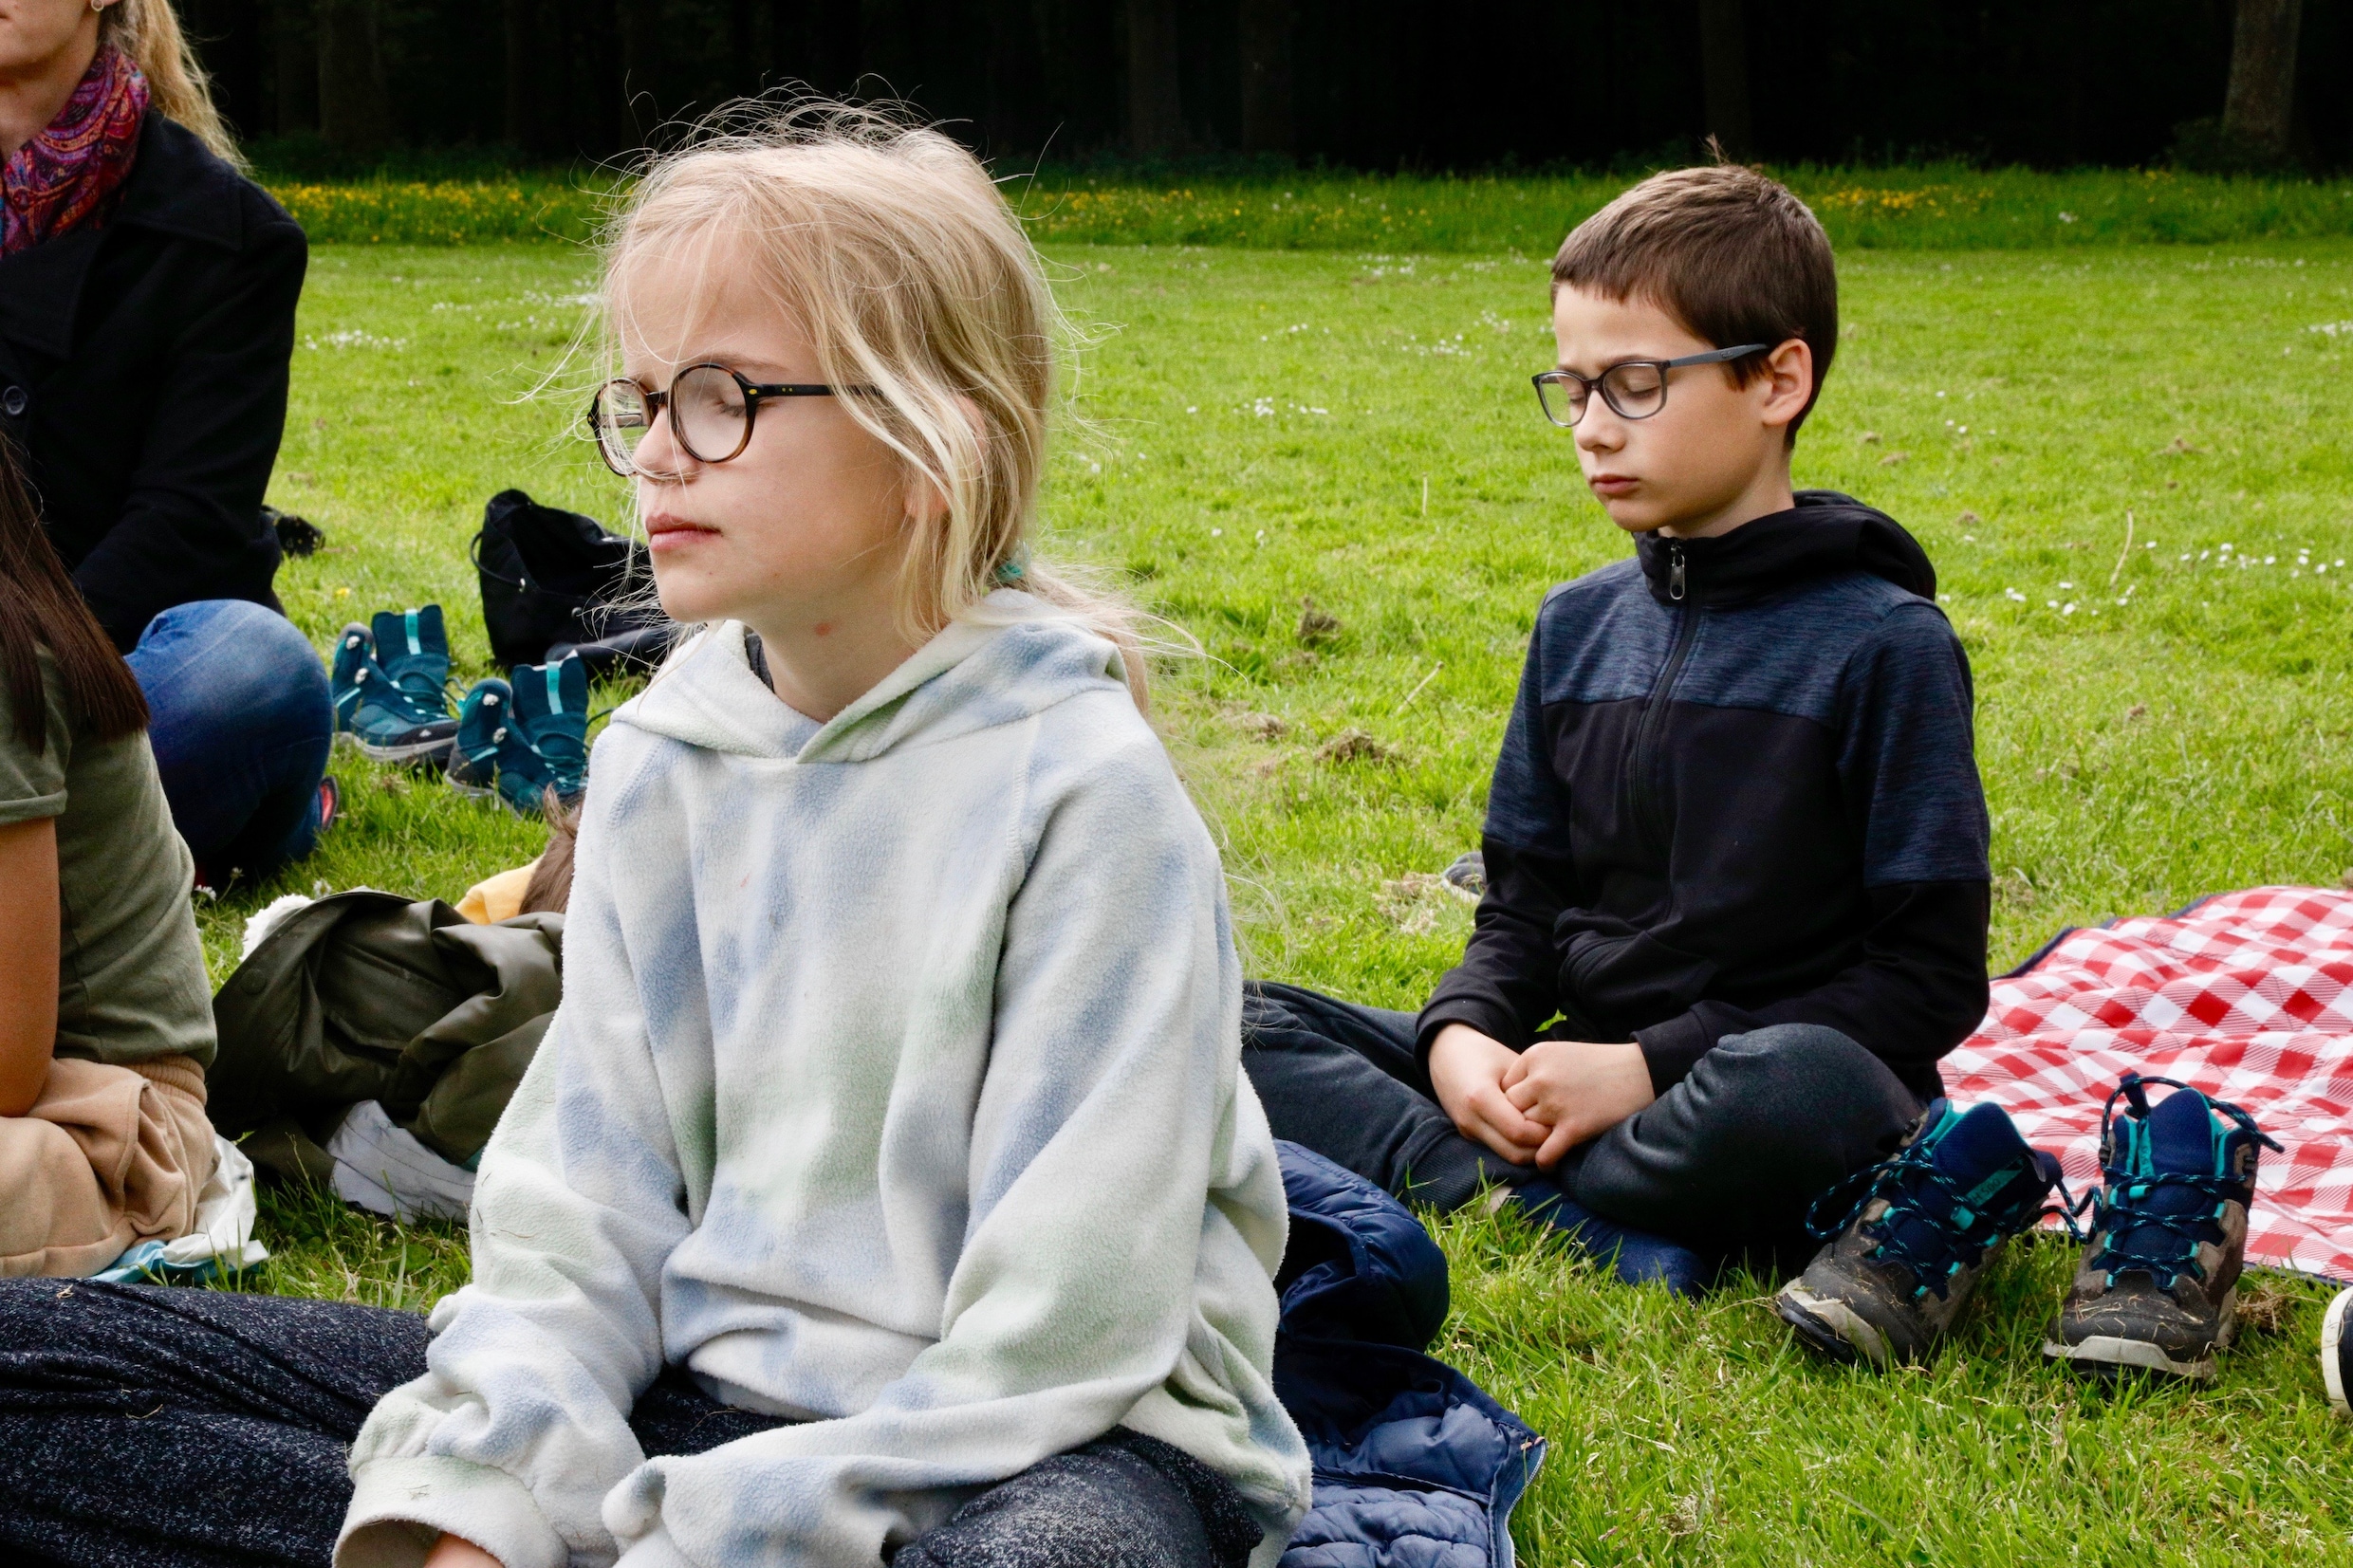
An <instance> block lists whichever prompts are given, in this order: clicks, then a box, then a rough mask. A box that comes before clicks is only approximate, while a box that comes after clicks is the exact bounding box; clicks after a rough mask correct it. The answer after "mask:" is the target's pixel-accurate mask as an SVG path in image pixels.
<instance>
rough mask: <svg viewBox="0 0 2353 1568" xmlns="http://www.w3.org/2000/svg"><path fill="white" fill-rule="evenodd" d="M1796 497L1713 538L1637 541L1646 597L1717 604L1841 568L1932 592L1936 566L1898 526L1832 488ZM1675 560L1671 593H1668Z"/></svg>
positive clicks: (1650, 536) (1928, 595) (1929, 595)
mask: <svg viewBox="0 0 2353 1568" xmlns="http://www.w3.org/2000/svg"><path fill="white" fill-rule="evenodd" d="M1796 499H1797V505H1796V506H1794V507H1790V508H1789V509H1788V511H1783V512H1773V513H1771V514H1769V515H1768V516H1765V517H1760V518H1756V519H1754V520H1753V521H1751V522H1748V523H1743V524H1742V525H1741V526H1739V527H1737V528H1734V529H1733V530H1732V532H1730V533H1728V534H1722V535H1719V536H1718V537H1716V538H1714V539H1661V538H1659V537H1658V535H1657V534H1655V533H1646V534H1643V535H1641V536H1640V537H1639V538H1637V539H1636V540H1635V542H1634V548H1635V553H1636V555H1637V556H1638V558H1639V559H1640V562H1641V563H1642V575H1643V577H1644V578H1645V579H1647V580H1648V581H1649V582H1650V592H1651V597H1652V598H1653V599H1656V600H1658V602H1660V603H1661V604H1670V603H1683V604H1723V603H1730V602H1732V601H1736V600H1745V599H1754V598H1757V597H1759V596H1760V595H1764V594H1769V593H1771V592H1773V591H1775V590H1777V589H1781V588H1786V587H1788V586H1789V585H1790V584H1792V583H1795V582H1802V581H1806V580H1807V579H1810V578H1820V577H1833V576H1837V575H1839V574H1841V573H1844V572H1867V573H1869V574H1870V575H1871V576H1873V577H1877V578H1881V579H1884V580H1885V581H1889V582H1892V583H1894V584H1895V585H1896V586H1897V587H1899V588H1901V589H1903V590H1904V591H1905V592H1906V593H1912V594H1918V595H1919V597H1920V598H1922V599H1926V600H1934V599H1935V598H1936V567H1935V566H1934V565H1932V564H1930V563H1929V560H1928V552H1927V551H1926V550H1923V549H1921V548H1920V544H1919V541H1918V540H1917V539H1914V538H1913V537H1912V536H1911V535H1910V534H1909V533H1907V532H1905V531H1904V527H1903V525H1902V524H1900V523H1899V522H1897V521H1896V520H1895V519H1894V518H1892V517H1890V516H1888V515H1887V514H1886V513H1885V512H1883V511H1881V510H1879V509H1878V508H1877V507H1866V506H1864V505H1863V504H1862V502H1860V501H1857V500H1856V499H1855V498H1854V497H1852V496H1849V495H1841V494H1840V493H1839V492H1838V491H1836V490H1800V491H1798V492H1797V497H1796ZM1678 557H1679V558H1680V559H1681V561H1682V563H1683V588H1684V591H1683V593H1682V595H1681V596H1680V597H1679V598H1678V596H1677V594H1676V593H1675V592H1674V574H1675V563H1676V561H1677V558H1678Z"/></svg>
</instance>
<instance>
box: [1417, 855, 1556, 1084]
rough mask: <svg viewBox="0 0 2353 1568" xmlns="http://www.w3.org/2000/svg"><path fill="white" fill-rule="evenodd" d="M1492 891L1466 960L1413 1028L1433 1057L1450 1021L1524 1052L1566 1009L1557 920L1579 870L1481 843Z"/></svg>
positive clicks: (1481, 901) (1442, 984)
mask: <svg viewBox="0 0 2353 1568" xmlns="http://www.w3.org/2000/svg"><path fill="white" fill-rule="evenodd" d="M1481 854H1482V855H1483V856H1484V858H1486V861H1487V893H1486V895H1484V896H1483V897H1481V898H1480V899H1479V913H1478V921H1477V924H1476V926H1475V927H1474V928H1473V931H1472V932H1471V940H1470V943H1469V944H1468V945H1467V946H1466V947H1465V948H1464V949H1463V954H1462V962H1461V963H1459V964H1457V965H1455V966H1454V968H1451V969H1449V970H1447V971H1446V976H1445V978H1444V979H1442V980H1440V981H1439V982H1438V984H1437V988H1436V990H1435V991H1433V992H1431V993H1430V1001H1429V1004H1428V1005H1426V1006H1424V1007H1423V1008H1422V1009H1421V1018H1420V1021H1419V1022H1418V1023H1417V1024H1415V1026H1414V1034H1415V1043H1416V1046H1417V1049H1418V1050H1419V1051H1420V1053H1421V1056H1422V1059H1423V1060H1424V1061H1427V1060H1428V1059H1429V1055H1430V1042H1431V1041H1432V1040H1433V1039H1435V1038H1436V1035H1437V1032H1438V1031H1439V1030H1440V1029H1443V1028H1444V1027H1446V1025H1448V1024H1470V1025H1471V1027H1473V1028H1474V1029H1476V1030H1478V1031H1479V1033H1481V1034H1483V1035H1486V1036H1488V1037H1489V1038H1490V1039H1492V1040H1500V1041H1502V1042H1504V1043H1505V1044H1506V1045H1509V1046H1510V1047H1511V1048H1512V1049H1513V1050H1525V1049H1526V1048H1527V1047H1528V1045H1529V1042H1531V1041H1533V1040H1534V1039H1535V1038H1536V1031H1537V1030H1538V1029H1540V1028H1542V1027H1544V1025H1545V1024H1546V1023H1547V1021H1548V1020H1549V1019H1550V1018H1551V1017H1552V1015H1553V1014H1554V1013H1556V1012H1558V1011H1560V1002H1559V996H1558V989H1557V983H1558V976H1559V974H1560V968H1561V960H1560V955H1559V954H1558V953H1557V952H1555V951H1554V950H1553V945H1552V924H1553V922H1554V921H1555V920H1556V919H1558V918H1559V916H1560V913H1561V911H1562V910H1563V909H1565V908H1566V907H1567V905H1568V903H1569V894H1570V891H1571V890H1572V889H1573V888H1574V886H1575V885H1576V878H1575V874H1574V872H1573V871H1572V869H1571V868H1570V866H1569V864H1568V862H1567V861H1566V860H1561V859H1556V858H1553V857H1551V856H1547V855H1538V854H1534V853H1532V852H1530V851H1528V850H1521V849H1514V848H1512V847H1511V846H1510V844H1508V843H1506V842H1504V841H1503V840H1502V839H1495V838H1489V839H1484V840H1482V849H1481Z"/></svg>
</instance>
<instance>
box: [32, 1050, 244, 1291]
mask: <svg viewBox="0 0 2353 1568" xmlns="http://www.w3.org/2000/svg"><path fill="white" fill-rule="evenodd" d="M212 1174H213V1124H212V1123H211V1122H209V1121H207V1120H206V1119H205V1116H204V1070H203V1069H202V1068H201V1067H199V1066H197V1065H196V1063H195V1061H191V1060H190V1059H189V1058H187V1057H184V1056H175V1057H159V1058H157V1059H156V1060H154V1061H144V1062H139V1063H137V1064H135V1065H132V1066H125V1067H117V1066H110V1065H107V1064H105V1063H103V1062H97V1061H80V1060H78V1059H75V1058H72V1057H59V1058H58V1059H56V1060H55V1061H51V1062H50V1063H49V1077H48V1081H47V1082H46V1083H45V1084H44V1085H43V1086H42V1089H41V1098H39V1099H37V1100H35V1101H34V1102H33V1107H32V1109H31V1111H29V1112H28V1113H27V1114H26V1115H24V1116H0V1193H5V1194H6V1199H5V1201H0V1278H9V1277H14V1276H18V1275H26V1274H45V1275H50V1276H54V1277H73V1276H80V1275H85V1274H94V1273H96V1272H97V1271H98V1270H100V1269H102V1268H104V1267H105V1266H106V1265H107V1264H111V1263H113V1262H114V1261H115V1259H117V1258H118V1257H120V1256H121V1254H122V1252H123V1249H124V1248H126V1247H128V1246H130V1245H133V1244H134V1243H137V1242H141V1241H146V1240H149V1239H150V1238H153V1239H155V1240H158V1241H169V1240H171V1239H173V1238H175V1237H178V1236H183V1235H185V1234H187V1233H188V1231H189V1230H190V1229H191V1228H192V1227H194V1226H195V1217H196V1195H197V1194H198V1193H199V1192H201V1191H202V1190H204V1184H205V1182H206V1181H208V1180H210V1179H211V1177H212Z"/></svg>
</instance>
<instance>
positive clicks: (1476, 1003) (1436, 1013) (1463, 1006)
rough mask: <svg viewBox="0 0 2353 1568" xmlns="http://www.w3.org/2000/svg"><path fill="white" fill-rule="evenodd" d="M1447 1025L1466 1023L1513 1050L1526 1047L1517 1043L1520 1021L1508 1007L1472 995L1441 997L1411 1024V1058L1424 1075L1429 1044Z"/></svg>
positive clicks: (1428, 1055)
mask: <svg viewBox="0 0 2353 1568" xmlns="http://www.w3.org/2000/svg"><path fill="white" fill-rule="evenodd" d="M1448 1024H1470V1025H1471V1027H1473V1028H1474V1029H1476V1030H1478V1032H1479V1033H1481V1034H1483V1035H1485V1036H1487V1038H1488V1039H1490V1040H1494V1041H1500V1042H1502V1043H1504V1044H1506V1045H1509V1046H1510V1047H1511V1048H1512V1049H1513V1050H1515V1051H1517V1050H1523V1049H1525V1048H1526V1047H1525V1046H1523V1045H1522V1044H1520V1043H1519V1042H1518V1039H1519V1033H1520V1021H1519V1019H1518V1018H1517V1017H1515V1016H1513V1014H1512V1012H1511V1009H1510V1008H1509V1007H1500V1006H1496V1005H1493V1004H1492V1003H1490V1002H1488V1001H1486V1000H1484V999H1483V998H1480V997H1475V996H1449V997H1441V998H1439V999H1438V1000H1437V1001H1436V1002H1433V1003H1431V1004H1430V1005H1428V1006H1427V1007H1424V1008H1422V1009H1421V1016H1420V1017H1419V1018H1418V1019H1417V1020H1415V1022H1414V1059H1415V1061H1417V1062H1419V1063H1420V1065H1421V1069H1422V1072H1423V1073H1424V1074H1425V1075H1426V1074H1427V1073H1428V1072H1429V1070H1430V1042H1432V1041H1434V1040H1436V1039H1437V1037H1438V1031H1439V1030H1440V1029H1443V1028H1445V1027H1446V1026H1447V1025H1448Z"/></svg>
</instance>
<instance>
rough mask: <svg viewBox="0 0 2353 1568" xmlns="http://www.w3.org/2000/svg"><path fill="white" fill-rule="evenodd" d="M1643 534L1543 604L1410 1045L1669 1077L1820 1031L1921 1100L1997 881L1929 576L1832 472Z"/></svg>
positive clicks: (1979, 1000) (1977, 977) (1966, 1001)
mask: <svg viewBox="0 0 2353 1568" xmlns="http://www.w3.org/2000/svg"><path fill="white" fill-rule="evenodd" d="M1636 552H1637V559H1636V560H1634V561H1623V562H1619V563H1616V564H1614V565H1609V566H1604V567H1603V568H1602V569H1601V570H1600V571H1597V572H1592V573H1589V574H1588V575H1586V576H1584V577H1582V578H1579V579H1578V580H1577V581H1574V582H1569V583H1566V584H1564V585H1563V586H1561V587H1558V588H1555V589H1554V590H1553V591H1552V592H1551V594H1550V595H1548V596H1547V598H1546V600H1545V603H1544V607H1543V609H1542V610H1541V611H1539V612H1538V614H1537V617H1536V627H1535V631H1534V633H1533V635H1532V636H1530V637H1529V649H1528V667H1527V670H1526V672H1525V673H1523V674H1522V676H1521V679H1520V692H1519V698H1518V700H1517V702H1516V703H1515V704H1514V705H1513V707H1512V710H1511V722H1510V725H1509V726H1508V727H1507V728H1506V729H1505V731H1504V740H1503V754H1502V755H1501V757H1499V758H1498V759H1497V761H1496V763H1495V781H1494V787H1493V789H1492V791H1491V794H1490V796H1489V799H1488V807H1487V829H1486V841H1485V853H1486V859H1487V895H1486V897H1485V898H1484V899H1483V900H1482V901H1481V903H1480V905H1479V912H1478V923H1477V929H1476V931H1475V932H1473V935H1472V938H1471V942H1470V946H1469V948H1468V950H1466V951H1465V952H1464V954H1463V960H1462V963H1461V965H1460V966H1459V967H1458V968H1454V970H1452V971H1451V972H1450V973H1449V974H1448V975H1447V976H1446V978H1445V979H1444V980H1442V981H1440V982H1439V983H1438V987H1437V989H1436V992H1435V993H1434V994H1433V995H1432V997H1431V999H1430V1004H1429V1005H1428V1006H1427V1007H1425V1008H1423V1010H1422V1014H1421V1021H1420V1026H1419V1031H1418V1032H1419V1036H1420V1041H1421V1047H1422V1049H1423V1050H1424V1051H1425V1052H1426V1051H1427V1050H1428V1049H1429V1044H1430V1041H1431V1040H1432V1038H1433V1037H1435V1036H1436V1033H1437V1031H1438V1030H1439V1029H1440V1028H1441V1027H1443V1026H1444V1025H1445V1024H1454V1023H1461V1024H1470V1025H1471V1026H1472V1027H1473V1028H1475V1029H1477V1030H1479V1031H1480V1032H1481V1033H1483V1034H1486V1035H1490V1036H1492V1037H1493V1038H1494V1039H1496V1040H1500V1041H1502V1042H1504V1043H1506V1044H1507V1045H1510V1046H1512V1047H1513V1048H1515V1049H1520V1048H1525V1047H1526V1046H1527V1045H1529V1043H1530V1042H1533V1041H1535V1040H1538V1039H1566V1040H1592V1041H1624V1040H1632V1041H1635V1042H1639V1043H1640V1045H1641V1047H1642V1055H1643V1058H1644V1060H1645V1061H1646V1062H1647V1063H1648V1064H1649V1067H1650V1076H1651V1083H1652V1086H1653V1088H1654V1089H1655V1090H1656V1091H1657V1092H1658V1093H1660V1094H1663V1093H1665V1092H1666V1090H1667V1089H1668V1088H1669V1087H1671V1086H1672V1085H1674V1084H1676V1083H1678V1082H1680V1081H1681V1080H1682V1079H1683V1078H1684V1076H1685V1075H1686V1074H1688V1073H1689V1072H1690V1071H1691V1070H1692V1067H1693V1065H1694V1064H1695V1062H1697V1061H1698V1060H1699V1059H1700V1058H1701V1057H1702V1056H1704V1055H1706V1054H1707V1053H1708V1052H1709V1051H1710V1050H1712V1049H1714V1046H1715V1043H1716V1042H1717V1041H1718V1040H1719V1039H1721V1038H1722V1037H1723V1036H1725V1035H1729V1034H1740V1033H1743V1032H1745V1031H1747V1030H1751V1029H1757V1028H1763V1027H1766V1026H1768V1025H1769V1024H1827V1025H1829V1026H1830V1027H1832V1028H1834V1029H1838V1030H1840V1031H1841V1032H1843V1033H1844V1034H1846V1035H1848V1036H1850V1037H1851V1038H1853V1039H1854V1040H1856V1041H1857V1042H1860V1043H1862V1045H1863V1046H1865V1047H1866V1048H1868V1049H1869V1050H1870V1051H1871V1052H1873V1053H1874V1054H1875V1055H1877V1056H1878V1057H1880V1058H1881V1060H1882V1061H1885V1062H1886V1063H1887V1065H1888V1066H1889V1067H1890V1068H1892V1069H1893V1070H1894V1071H1895V1073H1896V1076H1897V1077H1899V1078H1900V1079H1902V1080H1903V1081H1904V1083H1905V1084H1906V1086H1908V1087H1909V1088H1910V1089H1911V1090H1912V1092H1913V1093H1915V1094H1917V1095H1918V1096H1920V1097H1921V1098H1922V1099H1928V1098H1934V1097H1935V1096H1936V1095H1938V1094H1940V1093H1942V1085H1941V1080H1940V1079H1939V1076H1938V1074H1937V1071H1936V1061H1937V1059H1938V1058H1939V1057H1941V1056H1943V1055H1944V1054H1945V1053H1946V1052H1947V1051H1949V1050H1951V1049H1952V1048H1953V1047H1954V1046H1955V1045H1956V1044H1958V1043H1959V1042H1961V1041H1962V1040H1964V1039H1966V1038H1967V1037H1968V1035H1969V1032H1970V1031H1971V1030H1972V1029H1973V1028H1974V1027H1975V1026H1976V1024H1977V1022H1978V1020H1979V1019H1981V1018H1982V1017H1983V1016H1984V1014H1985V1007H1986V917H1987V913H1988V910H1987V883H1988V881H1989V873H1988V870H1987V863H1986V851H1987V843H1986V840H1987V821H1986V807H1985V794H1984V791H1983V789H1982V788H1981V787H1980V785H1979V784H1978V781H1977V765H1976V759H1975V757H1974V755H1973V747H1972V739H1971V724H1970V708H1971V696H1972V693H1971V685H1970V675H1969V661H1968V659H1967V657H1966V656H1965V655H1963V653H1962V651H1961V645H1960V639H1959V638H1958V637H1956V636H1955V635H1954V633H1953V628H1952V626H1951V624H1950V623H1948V622H1947V621H1946V619H1945V618H1944V614H1943V612H1942V611H1940V610H1938V609H1937V608H1936V570H1935V568H1934V567H1932V566H1931V565H1930V564H1929V562H1928V557H1927V555H1926V554H1925V553H1924V552H1923V551H1922V550H1921V549H1920V547H1919V545H1918V543H1916V542H1915V541H1914V540H1913V538H1912V536H1911V535H1910V534H1908V533H1906V532H1905V531H1904V530H1903V529H1902V527H1900V526H1899V525H1898V524H1897V523H1896V522H1895V520H1894V519H1892V518H1889V517H1887V516H1886V515H1884V514H1883V513H1881V512H1878V511H1875V510H1873V509H1872V508H1871V507H1865V506H1863V505H1862V504H1861V503H1859V502H1856V501H1854V500H1851V499H1849V498H1848V497H1846V496H1843V495H1839V494H1836V493H1834V492H1832V491H1828V490H1807V491H1801V492H1800V493H1799V494H1798V497H1797V505H1796V507H1794V508H1792V509H1791V510H1788V511H1786V512H1778V513H1775V514H1773V515H1771V516H1769V517H1761V518H1758V519H1756V520H1755V521H1754V522H1751V523H1749V524H1746V525H1744V526H1741V527H1739V528H1736V529H1734V530H1732V532H1731V533H1728V534H1725V535H1723V536H1721V537H1719V538H1715V539H1688V540H1677V539H1660V538H1658V537H1657V536H1656V535H1644V536H1643V537H1641V538H1640V540H1639V541H1638V542H1637V544H1636ZM1556 1014H1557V1015H1558V1022H1557V1023H1554V1022H1552V1021H1553V1020H1554V1018H1555V1015H1556ZM1547 1024H1549V1025H1550V1026H1548V1027H1547Z"/></svg>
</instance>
